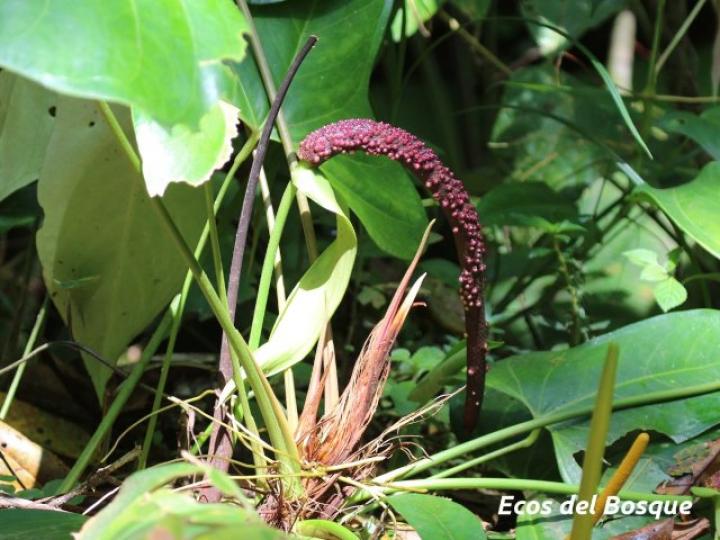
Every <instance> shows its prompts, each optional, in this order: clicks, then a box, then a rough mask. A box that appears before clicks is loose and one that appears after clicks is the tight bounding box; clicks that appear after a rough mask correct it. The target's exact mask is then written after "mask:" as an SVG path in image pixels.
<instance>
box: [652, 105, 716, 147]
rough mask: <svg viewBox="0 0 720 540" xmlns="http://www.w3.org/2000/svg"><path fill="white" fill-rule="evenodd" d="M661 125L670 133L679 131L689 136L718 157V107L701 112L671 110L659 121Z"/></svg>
mask: <svg viewBox="0 0 720 540" xmlns="http://www.w3.org/2000/svg"><path fill="white" fill-rule="evenodd" d="M661 127H662V128H663V129H664V130H665V131H669V132H671V133H680V134H682V135H685V136H686V137H689V138H691V139H692V140H694V141H695V142H696V143H698V144H699V145H700V146H702V147H703V149H704V150H705V151H706V152H707V153H708V154H710V155H711V156H712V157H713V159H720V141H718V137H717V134H718V130H720V107H713V108H712V109H708V110H706V111H703V112H702V114H700V115H697V114H692V113H689V112H682V111H672V112H669V113H668V114H666V115H665V116H664V117H663V118H662V121H661Z"/></svg>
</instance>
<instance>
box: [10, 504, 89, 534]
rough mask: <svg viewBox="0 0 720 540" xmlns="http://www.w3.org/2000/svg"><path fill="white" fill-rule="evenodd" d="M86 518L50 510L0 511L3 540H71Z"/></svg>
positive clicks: (15, 509) (13, 509) (16, 509)
mask: <svg viewBox="0 0 720 540" xmlns="http://www.w3.org/2000/svg"><path fill="white" fill-rule="evenodd" d="M85 520H87V518H86V517H85V516H83V515H80V514H72V513H70V512H53V511H51V510H25V509H23V510H21V509H18V508H12V509H8V510H0V523H2V538H3V540H37V539H38V538H42V539H43V540H72V538H73V536H72V534H73V533H74V532H75V531H77V530H79V529H80V527H82V525H83V523H85Z"/></svg>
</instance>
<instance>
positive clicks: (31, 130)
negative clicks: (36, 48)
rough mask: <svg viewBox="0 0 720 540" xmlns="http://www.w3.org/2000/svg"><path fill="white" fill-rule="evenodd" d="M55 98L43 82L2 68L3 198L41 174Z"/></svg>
mask: <svg viewBox="0 0 720 540" xmlns="http://www.w3.org/2000/svg"><path fill="white" fill-rule="evenodd" d="M56 100H57V96H56V95H55V94H54V93H53V92H50V91H49V90H46V89H45V88H43V87H42V86H39V85H37V84H35V83H33V82H31V81H28V80H27V79H25V78H23V77H19V76H17V75H15V74H13V73H10V72H9V71H1V72H0V201H2V200H3V199H5V198H6V197H7V196H8V195H10V194H11V193H13V192H14V191H17V190H18V189H20V188H22V187H24V186H26V185H28V184H30V183H31V182H34V181H36V180H37V179H38V176H40V168H41V167H42V163H43V159H44V158H45V149H46V148H47V143H48V141H49V140H50V135H51V134H52V129H53V125H54V123H55V102H56Z"/></svg>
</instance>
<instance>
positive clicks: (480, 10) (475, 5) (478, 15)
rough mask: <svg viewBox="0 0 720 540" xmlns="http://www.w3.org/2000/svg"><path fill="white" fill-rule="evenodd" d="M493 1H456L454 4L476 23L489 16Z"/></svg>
mask: <svg viewBox="0 0 720 540" xmlns="http://www.w3.org/2000/svg"><path fill="white" fill-rule="evenodd" d="M491 2H492V0H454V1H453V4H455V5H456V6H457V7H459V8H461V9H463V10H464V11H465V12H466V13H467V14H468V15H469V16H470V17H471V18H472V19H473V20H474V21H477V20H479V19H482V18H483V17H485V15H487V12H488V9H490V4H491Z"/></svg>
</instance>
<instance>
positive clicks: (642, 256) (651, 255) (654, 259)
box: [623, 248, 659, 268]
mask: <svg viewBox="0 0 720 540" xmlns="http://www.w3.org/2000/svg"><path fill="white" fill-rule="evenodd" d="M623 255H625V256H626V257H627V258H628V259H629V260H630V262H631V263H633V264H636V265H638V266H640V267H641V268H642V267H645V266H650V265H658V266H659V263H658V256H657V253H655V252H654V251H652V250H650V249H645V248H638V249H630V250H628V251H626V252H625V253H623Z"/></svg>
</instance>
